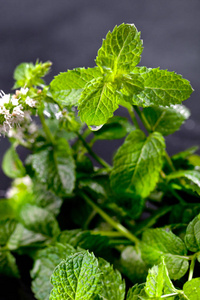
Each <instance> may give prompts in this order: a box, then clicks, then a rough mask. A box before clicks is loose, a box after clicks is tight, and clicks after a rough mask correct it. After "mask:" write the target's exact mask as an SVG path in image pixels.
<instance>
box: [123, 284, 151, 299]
mask: <svg viewBox="0 0 200 300" xmlns="http://www.w3.org/2000/svg"><path fill="white" fill-rule="evenodd" d="M147 299H149V297H148V296H147V294H146V293H145V284H144V283H142V284H135V285H134V286H133V287H132V288H130V289H129V290H128V294H127V297H126V300H147Z"/></svg>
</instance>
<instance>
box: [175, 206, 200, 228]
mask: <svg viewBox="0 0 200 300" xmlns="http://www.w3.org/2000/svg"><path fill="white" fill-rule="evenodd" d="M199 213H200V204H199V203H188V204H186V205H179V204H176V205H174V206H173V209H172V211H171V213H170V223H171V224H181V223H182V224H188V223H189V222H191V221H192V219H194V218H195V217H196V216H197V215H198V214H199ZM183 226H184V225H183Z"/></svg>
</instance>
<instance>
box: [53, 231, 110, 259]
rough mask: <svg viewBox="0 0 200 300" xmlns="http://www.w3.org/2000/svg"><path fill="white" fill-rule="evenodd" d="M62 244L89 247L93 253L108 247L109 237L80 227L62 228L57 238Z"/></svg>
mask: <svg viewBox="0 0 200 300" xmlns="http://www.w3.org/2000/svg"><path fill="white" fill-rule="evenodd" d="M57 240H58V242H60V243H62V244H70V245H72V246H73V247H75V248H76V247H81V248H83V249H89V250H90V251H92V252H94V253H95V254H97V253H99V252H101V251H102V250H103V249H105V248H107V247H108V243H109V239H108V237H106V236H102V235H99V234H92V233H91V232H90V231H82V230H80V229H74V230H64V231H62V232H61V233H60V235H59V236H58V238H57Z"/></svg>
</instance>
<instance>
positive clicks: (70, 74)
mask: <svg viewBox="0 0 200 300" xmlns="http://www.w3.org/2000/svg"><path fill="white" fill-rule="evenodd" d="M101 76H102V74H101V71H100V69H99V68H98V67H95V68H88V69H85V68H77V69H74V70H69V71H67V72H65V73H61V74H59V75H58V76H56V77H55V78H54V80H53V81H52V82H51V84H50V88H51V90H50V91H51V93H52V95H53V98H54V99H55V101H56V102H59V103H60V104H62V105H63V106H68V105H77V104H78V99H79V98H80V95H81V93H82V90H83V89H84V87H85V86H86V85H87V84H88V83H89V82H90V81H91V80H93V79H94V78H98V77H101Z"/></svg>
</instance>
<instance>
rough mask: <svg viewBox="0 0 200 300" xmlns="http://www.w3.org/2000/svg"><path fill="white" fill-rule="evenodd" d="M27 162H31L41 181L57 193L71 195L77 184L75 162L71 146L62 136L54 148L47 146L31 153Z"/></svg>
mask: <svg viewBox="0 0 200 300" xmlns="http://www.w3.org/2000/svg"><path fill="white" fill-rule="evenodd" d="M27 164H31V165H32V168H33V170H34V171H35V173H36V176H37V178H38V179H39V181H40V182H42V183H44V184H46V185H47V188H48V189H49V190H52V191H53V192H54V193H55V194H56V195H58V196H59V195H69V194H71V192H72V191H73V189H74V185H75V163H74V159H73V157H72V153H71V148H70V146H69V144H68V143H67V141H66V140H65V139H64V138H62V139H58V140H57V144H56V145H55V146H54V148H52V147H51V148H50V147H49V148H46V149H45V150H42V151H40V152H38V153H35V154H33V155H30V156H29V157H28V160H27Z"/></svg>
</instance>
